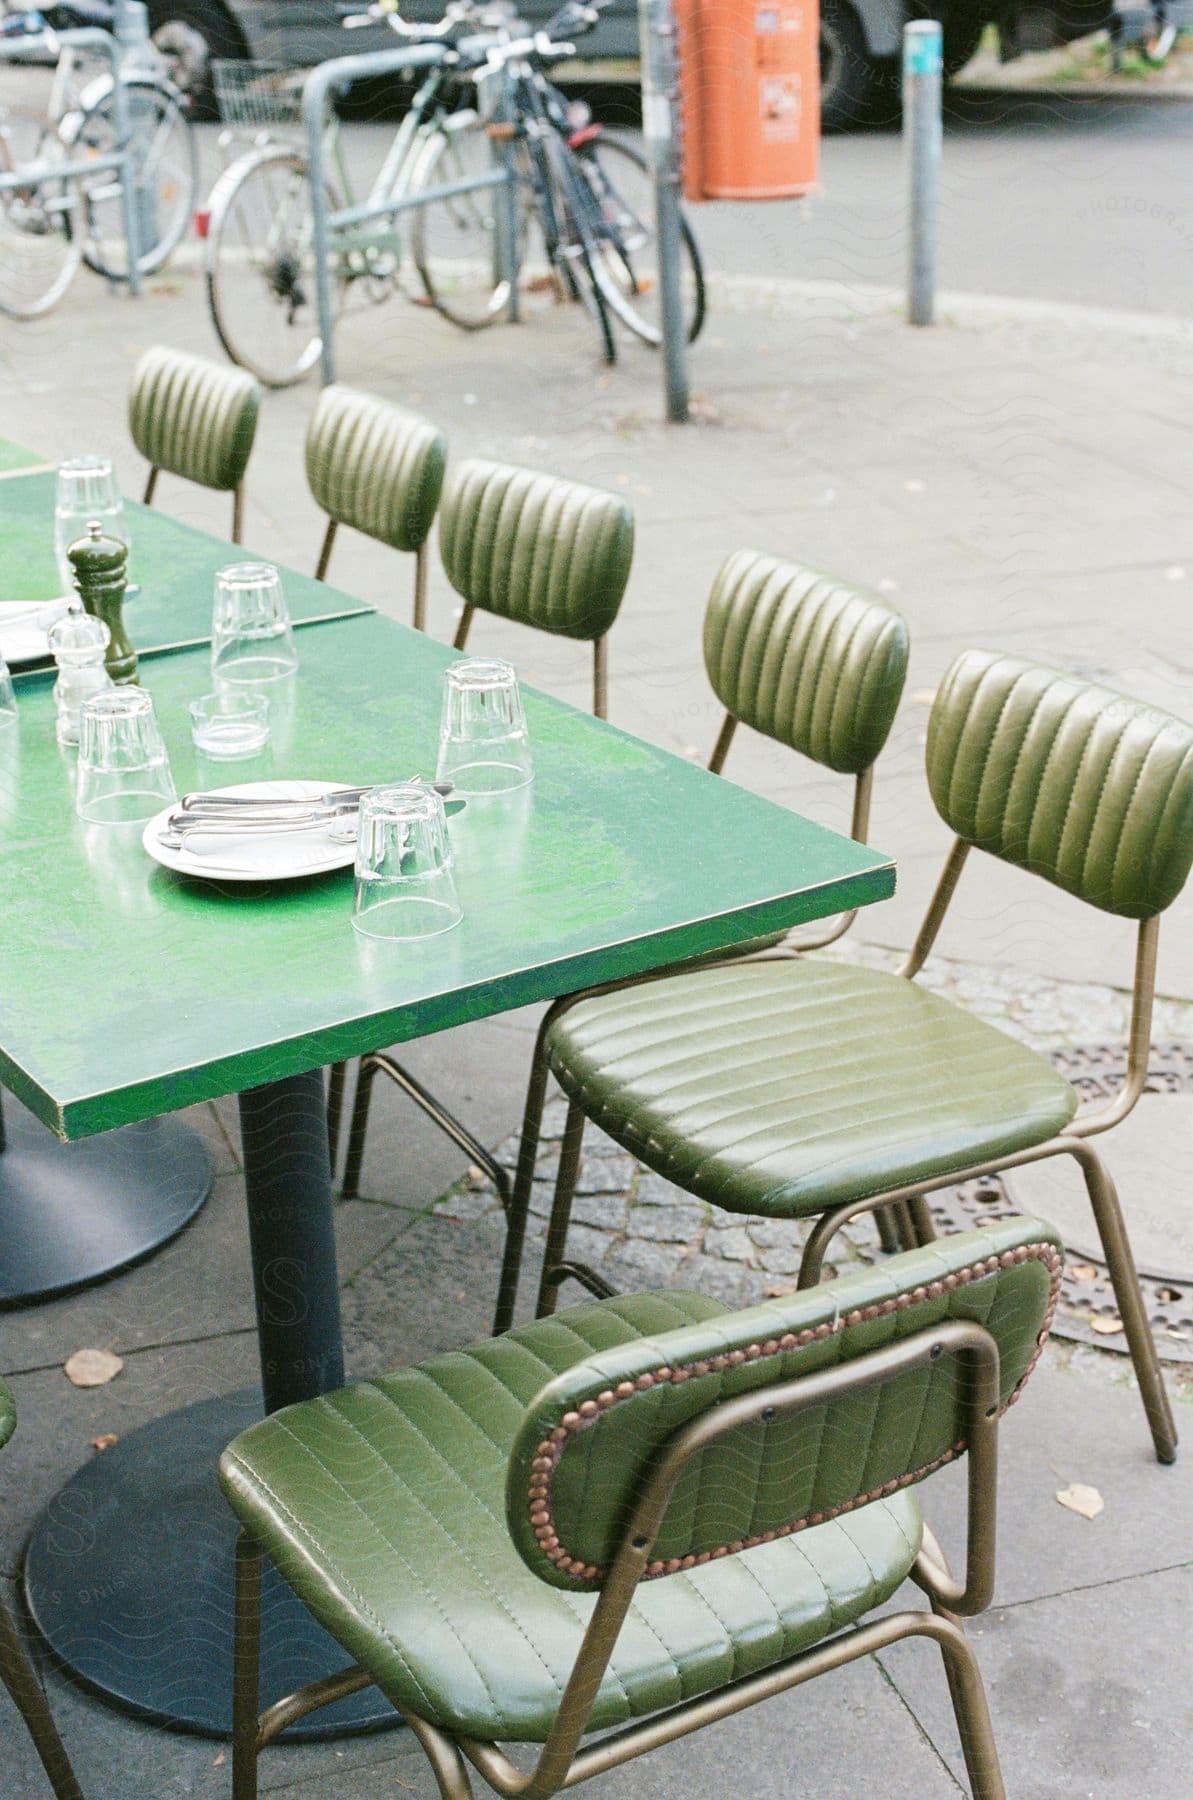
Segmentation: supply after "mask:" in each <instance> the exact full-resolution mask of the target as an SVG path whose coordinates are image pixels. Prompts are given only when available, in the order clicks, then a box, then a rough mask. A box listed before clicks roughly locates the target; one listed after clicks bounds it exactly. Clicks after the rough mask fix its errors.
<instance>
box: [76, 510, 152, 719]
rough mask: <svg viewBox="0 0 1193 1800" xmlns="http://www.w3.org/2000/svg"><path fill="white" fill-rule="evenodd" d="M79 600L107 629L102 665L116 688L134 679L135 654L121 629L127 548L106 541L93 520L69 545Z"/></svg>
mask: <svg viewBox="0 0 1193 1800" xmlns="http://www.w3.org/2000/svg"><path fill="white" fill-rule="evenodd" d="M66 554H67V556H68V557H69V559H70V564H71V567H72V568H73V570H74V578H75V587H76V588H77V589H78V593H79V599H80V600H81V601H82V602H83V605H84V607H85V608H86V610H87V611H88V612H89V613H90V614H91V615H92V616H93V618H96V619H101V620H102V621H103V623H104V624H105V625H106V626H107V628H108V648H107V650H106V651H105V652H104V664H105V667H106V668H107V671H108V674H109V675H110V676H111V677H112V680H113V681H114V682H115V683H116V685H117V686H118V687H127V686H128V685H129V684H130V683H134V682H136V679H137V653H136V651H135V650H134V649H133V647H132V644H131V643H130V641H129V636H128V633H127V631H126V630H125V629H124V590H125V588H126V587H127V586H128V546H127V545H126V544H122V543H121V542H120V539H119V538H114V537H105V536H104V533H103V527H102V526H101V525H99V524H97V523H96V522H95V520H92V522H91V524H90V525H88V527H87V536H86V537H83V538H78V539H76V541H75V542H74V543H73V544H70V545H68V547H67V551H66Z"/></svg>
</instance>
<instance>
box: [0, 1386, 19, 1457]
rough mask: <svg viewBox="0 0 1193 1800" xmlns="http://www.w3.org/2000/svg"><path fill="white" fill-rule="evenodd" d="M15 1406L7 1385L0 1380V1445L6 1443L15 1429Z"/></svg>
mask: <svg viewBox="0 0 1193 1800" xmlns="http://www.w3.org/2000/svg"><path fill="white" fill-rule="evenodd" d="M16 1424H17V1408H16V1402H15V1401H14V1399H13V1397H12V1393H11V1390H10V1389H9V1388H8V1386H7V1385H6V1384H5V1383H4V1382H3V1381H0V1447H3V1445H5V1444H7V1442H8V1440H9V1438H10V1437H11V1436H12V1434H13V1432H14V1431H15V1430H16Z"/></svg>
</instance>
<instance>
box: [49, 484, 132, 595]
mask: <svg viewBox="0 0 1193 1800" xmlns="http://www.w3.org/2000/svg"><path fill="white" fill-rule="evenodd" d="M92 520H94V521H95V522H96V523H97V524H99V525H101V526H102V527H103V532H104V536H105V537H114V538H119V539H120V542H121V543H122V544H124V545H125V546H127V545H128V543H129V535H128V525H127V523H126V522H125V517H124V501H123V500H122V499H121V498H120V489H119V488H118V487H117V485H116V476H115V473H114V471H113V468H112V464H111V462H110V461H109V460H108V458H107V457H106V456H75V457H72V458H71V460H70V461H69V462H64V463H59V465H58V485H57V491H56V493H55V496H54V555H55V557H56V558H57V560H58V574H59V576H60V577H61V580H62V592H63V593H64V594H73V593H74V570H73V569H72V568H71V566H70V559H69V558H68V557H67V554H66V552H67V550H68V549H69V547H70V546H71V544H74V543H77V542H78V540H79V538H85V537H86V536H87V527H88V525H90V524H91V522H92Z"/></svg>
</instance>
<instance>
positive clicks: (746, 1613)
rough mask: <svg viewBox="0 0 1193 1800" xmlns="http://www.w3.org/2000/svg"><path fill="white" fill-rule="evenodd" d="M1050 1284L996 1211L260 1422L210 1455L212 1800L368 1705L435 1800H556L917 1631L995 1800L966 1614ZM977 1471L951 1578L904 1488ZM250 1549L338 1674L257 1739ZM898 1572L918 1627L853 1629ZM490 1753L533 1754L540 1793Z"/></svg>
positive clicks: (988, 1546)
mask: <svg viewBox="0 0 1193 1800" xmlns="http://www.w3.org/2000/svg"><path fill="white" fill-rule="evenodd" d="M1060 1273H1061V1256H1060V1252H1059V1249H1058V1247H1057V1244H1056V1243H1055V1241H1054V1239H1053V1237H1052V1235H1051V1233H1050V1232H1049V1229H1048V1227H1046V1226H1043V1225H1040V1224H1038V1223H1037V1222H1036V1221H1033V1220H1029V1219H1021V1218H1011V1219H1006V1220H1003V1221H1001V1222H1000V1223H999V1224H997V1225H994V1226H991V1227H990V1228H989V1229H988V1230H985V1231H978V1232H970V1233H966V1234H965V1235H964V1236H955V1237H951V1238H947V1239H944V1240H942V1241H941V1242H939V1243H936V1244H932V1245H929V1246H926V1247H924V1248H917V1249H915V1250H913V1251H910V1252H908V1253H906V1254H904V1255H902V1256H900V1257H898V1258H895V1259H892V1260H890V1261H889V1262H887V1263H885V1264H884V1265H883V1266H882V1267H880V1268H873V1269H866V1270H864V1271H863V1272H861V1273H859V1274H856V1275H853V1276H851V1277H849V1278H848V1279H847V1280H843V1281H837V1282H833V1283H831V1284H828V1285H825V1286H823V1287H818V1288H816V1289H814V1290H812V1291H811V1292H804V1293H797V1294H792V1295H788V1296H787V1297H786V1298H784V1299H782V1300H772V1301H769V1302H767V1303H765V1304H763V1305H761V1306H755V1307H751V1308H750V1309H749V1310H747V1311H744V1312H729V1311H726V1309H725V1308H724V1307H723V1306H722V1305H721V1304H720V1303H719V1302H718V1301H716V1300H713V1299H710V1298H708V1297H707V1296H702V1295H698V1294H682V1293H652V1294H639V1295H634V1296H627V1297H625V1298H623V1299H620V1300H609V1301H602V1302H598V1303H596V1304H589V1305H585V1306H582V1307H576V1308H573V1309H572V1310H570V1311H568V1312H566V1313H563V1314H561V1315H559V1316H558V1317H557V1318H552V1319H542V1320H538V1321H536V1322H534V1323H532V1324H529V1325H525V1326H523V1327H521V1328H520V1329H518V1330H516V1331H513V1332H510V1333H509V1334H508V1335H507V1336H504V1337H497V1338H489V1339H486V1340H485V1341H484V1342H482V1343H479V1344H474V1345H472V1346H471V1347H470V1348H468V1349H465V1350H461V1351H456V1352H453V1353H450V1354H448V1355H446V1356H438V1357H436V1358H434V1360H433V1361H431V1362H427V1363H424V1364H422V1365H420V1366H417V1367H413V1368H406V1369H402V1370H399V1371H398V1372H397V1373H396V1374H394V1375H389V1376H387V1377H385V1378H384V1379H382V1380H378V1381H367V1382H362V1383H360V1384H358V1385H355V1386H351V1387H346V1388H341V1389H339V1390H338V1391H337V1392H335V1393H331V1394H327V1395H324V1396H323V1398H321V1399H318V1400H312V1401H307V1402H305V1403H303V1404H301V1405H297V1406H290V1407H286V1408H284V1409H283V1410H282V1411H280V1412H278V1413H275V1414H273V1415H272V1417H270V1418H267V1419H264V1420H262V1421H261V1423H259V1424H256V1425H253V1426H250V1428H249V1429H248V1430H247V1431H244V1432H242V1433H241V1435H240V1436H239V1437H238V1438H237V1439H236V1440H235V1442H234V1443H232V1444H231V1445H230V1446H229V1448H228V1449H227V1451H226V1452H225V1453H224V1456H223V1458H222V1460H221V1463H220V1479H221V1482H222V1484H223V1488H224V1492H225V1494H226V1496H227V1498H228V1500H229V1502H230V1503H231V1505H232V1507H233V1509H234V1510H235V1512H236V1514H237V1516H238V1517H239V1519H240V1521H241V1524H242V1526H243V1527H244V1531H243V1533H242V1536H241V1540H240V1544H239V1547H238V1553H237V1605H236V1675H235V1689H234V1725H233V1759H234V1771H233V1793H234V1796H235V1800H252V1797H253V1796H255V1794H256V1791H257V1785H256V1784H257V1775H256V1770H257V1758H258V1753H259V1750H260V1749H261V1747H262V1745H263V1744H265V1743H268V1742H269V1741H270V1739H271V1738H273V1737H274V1736H276V1734H277V1732H278V1731H279V1730H281V1729H282V1728H283V1726H285V1725H287V1724H289V1723H291V1722H293V1721H294V1720H295V1719H297V1718H301V1717H303V1716H304V1715H305V1714H306V1713H309V1712H310V1711H312V1710H313V1709H314V1708H315V1707H317V1706H320V1705H325V1704H327V1703H328V1702H330V1701H332V1700H334V1699H337V1698H340V1697H342V1696H343V1695H345V1694H348V1693H352V1692H354V1691H356V1690H357V1689H359V1688H362V1687H367V1686H368V1685H370V1684H371V1683H375V1684H376V1685H377V1686H378V1687H379V1688H380V1689H381V1690H382V1692H383V1693H384V1694H385V1695H386V1697H387V1698H388V1699H389V1700H390V1701H391V1702H392V1703H393V1705H394V1706H395V1707H396V1708H397V1710H398V1711H399V1712H400V1713H401V1714H402V1716H403V1718H404V1719H405V1720H406V1722H407V1723H408V1724H409V1726H410V1728H411V1729H412V1731H413V1732H414V1734H415V1736H416V1737H417V1738H418V1739H419V1741H420V1743H421V1744H422V1746H423V1748H424V1750H425V1751H426V1753H427V1756H428V1758H429V1759H430V1762H431V1766H432V1768H433V1770H434V1773H435V1778H436V1780H437V1782H438V1786H439V1791H440V1794H441V1795H442V1796H444V1800H465V1797H466V1796H468V1795H470V1794H471V1792H472V1789H471V1786H470V1781H469V1776H468V1772H467V1767H466V1764H467V1763H471V1764H473V1766H474V1767H475V1768H477V1769H478V1770H479V1771H480V1772H481V1774H482V1775H483V1776H484V1778H485V1780H486V1781H487V1782H488V1783H489V1784H490V1785H491V1786H492V1787H493V1788H494V1789H495V1790H496V1791H497V1792H498V1793H499V1794H504V1795H510V1796H513V1795H518V1796H521V1797H522V1800H547V1796H549V1795H552V1794H555V1793H557V1792H558V1791H559V1790H560V1789H561V1788H562V1787H564V1786H565V1785H567V1786H570V1785H571V1784H572V1783H573V1782H575V1781H580V1780H584V1779H585V1778H587V1777H588V1776H591V1775H596V1774H599V1773H602V1772H604V1771H606V1770H608V1769H612V1768H616V1767H617V1766H618V1765H619V1764H621V1763H623V1762H626V1761H628V1760H629V1759H630V1758H632V1757H635V1756H638V1755H640V1754H642V1753H643V1752H644V1751H647V1750H650V1749H653V1748H654V1747H656V1746H657V1745H659V1744H663V1743H667V1742H669V1741H670V1740H672V1739H673V1738H676V1737H679V1736H681V1735H683V1734H684V1733H685V1732H690V1731H692V1730H694V1729H696V1728H697V1727H698V1726H702V1725H705V1724H712V1723H713V1722H715V1721H716V1720H717V1719H720V1718H724V1717H726V1716H728V1715H729V1714H731V1713H734V1712H737V1711H739V1710H741V1709H742V1708H744V1707H746V1706H750V1705H752V1704H754V1703H755V1702H756V1701H759V1700H762V1699H766V1698H768V1697H769V1696H771V1695H773V1694H778V1693H782V1692H783V1691H784V1690H785V1689H787V1688H791V1687H795V1686H797V1685H798V1684H800V1683H801V1682H804V1681H807V1680H809V1679H811V1678H812V1677H814V1676H816V1675H820V1674H822V1673H826V1672H828V1671H830V1670H832V1669H836V1668H840V1667H842V1666H844V1665H845V1664H846V1663H850V1662H853V1661H854V1660H856V1659H857V1658H858V1657H861V1656H866V1655H868V1654H870V1653H871V1652H873V1651H876V1650H883V1649H885V1648H886V1647H887V1646H888V1645H890V1644H893V1643H896V1642H898V1641H899V1640H900V1639H902V1638H907V1637H915V1636H920V1637H927V1638H930V1639H932V1640H934V1641H935V1642H936V1643H937V1644H938V1645H939V1647H940V1649H941V1651H942V1653H943V1657H944V1661H945V1667H946V1670H947V1673H948V1682H949V1691H950V1694H951V1697H952V1701H953V1705H954V1708H955V1711H956V1715H957V1724H958V1729H959V1733H960V1738H961V1746H962V1750H963V1752H964V1755H965V1761H966V1767H967V1769H968V1772H969V1778H970V1783H971V1786H972V1789H973V1793H974V1794H975V1795H976V1796H979V1800H1001V1797H1002V1796H1003V1794H1004V1788H1003V1784H1002V1779H1001V1776H1000V1773H999V1766H998V1755H997V1751H996V1748H995V1744H994V1738H993V1734H992V1731H991V1727H990V1719H989V1714H988V1712H987V1709H986V1701H985V1696H984V1693H983V1689H982V1680H981V1675H980V1672H979V1669H978V1665H977V1662H976V1660H975V1658H974V1654H973V1651H972V1649H971V1648H970V1645H969V1643H968V1640H967V1639H966V1637H965V1636H964V1634H963V1631H962V1627H961V1619H962V1617H963V1616H966V1615H969V1614H973V1613H978V1612H981V1611H982V1610H983V1609H984V1608H985V1607H986V1606H987V1605H988V1604H989V1602H990V1598H991V1591H992V1587H993V1578H994V1530H995V1509H996V1461H995V1459H996V1443H997V1433H998V1422H999V1417H1000V1415H1001V1413H1002V1412H1003V1411H1004V1410H1005V1408H1006V1407H1007V1406H1009V1405H1010V1404H1011V1403H1012V1402H1013V1401H1014V1400H1015V1399H1016V1398H1017V1396H1018V1394H1019V1393H1020V1391H1021V1389H1022V1387H1023V1384H1024V1382H1025V1381H1026V1379H1027V1376H1028V1374H1029V1373H1030V1371H1031V1368H1032V1366H1033V1365H1034V1363H1035V1361H1036V1359H1037V1357H1038V1356H1039V1354H1040V1348H1041V1346H1042V1344H1043V1343H1044V1340H1045V1338H1046V1336H1047V1332H1048V1326H1049V1321H1050V1318H1051V1314H1052V1309H1053V1307H1054V1306H1055V1303H1056V1295H1057V1290H1058V1287H1059V1282H1060ZM966 1452H968V1453H969V1458H970V1461H969V1469H968V1474H969V1531H968V1546H967V1557H966V1570H965V1579H964V1581H958V1580H956V1579H954V1578H953V1576H951V1575H950V1574H949V1572H948V1568H947V1565H946V1563H945V1561H944V1558H943V1556H942V1554H941V1551H940V1548H939V1546H938V1544H937V1542H936V1540H935V1538H934V1537H933V1536H932V1534H931V1532H930V1531H929V1530H928V1528H927V1527H926V1526H925V1525H924V1523H923V1521H922V1519H921V1516H920V1510H919V1505H918V1502H917V1496H916V1494H915V1493H914V1492H913V1489H914V1487H915V1485H916V1483H918V1482H919V1481H921V1480H922V1479H924V1477H926V1476H928V1475H931V1474H932V1473H933V1472H934V1471H935V1470H937V1469H939V1468H940V1466H941V1465H942V1464H944V1463H947V1462H950V1461H952V1460H954V1459H955V1458H957V1457H959V1456H961V1455H963V1454H965V1453H966ZM263 1554H264V1555H265V1556H268V1557H269V1559H270V1561H271V1562H272V1563H273V1564H274V1565H275V1566H276V1568H277V1569H278V1570H279V1572H280V1573H281V1575H282V1576H283V1578H284V1579H285V1580H286V1581H287V1582H288V1583H289V1584H290V1586H291V1587H292V1588H293V1590H294V1592H295V1593H296V1594H297V1595H298V1596H299V1597H300V1599H302V1600H303V1601H304V1602H305V1604H306V1605H307V1607H308V1608H309V1609H310V1611H311V1612H312V1614H313V1615H314V1617H315V1618H316V1619H317V1620H318V1621H319V1623H320V1624H321V1625H323V1626H324V1627H325V1629H326V1630H327V1631H329V1632H330V1633H331V1635H332V1636H333V1637H334V1638H336V1639H337V1640H338V1642H339V1643H340V1644H342V1645H343V1647H344V1650H345V1652H346V1653H347V1656H348V1657H349V1658H350V1659H351V1665H350V1666H349V1667H348V1668H346V1669H345V1670H344V1671H343V1672H342V1674H341V1675H339V1676H332V1677H330V1678H328V1679H326V1680H325V1681H323V1682H321V1683H317V1684H314V1685H313V1686H311V1687H309V1688H306V1689H304V1690H302V1691H301V1692H300V1693H298V1694H297V1695H293V1696H291V1697H289V1698H288V1699H285V1700H283V1701H281V1702H280V1703H278V1704H275V1705H273V1706H272V1707H270V1708H269V1709H268V1710H267V1711H265V1712H264V1713H262V1714H261V1715H260V1716H258V1709H259V1706H260V1696H259V1691H258V1688H259V1679H258V1676H259V1668H258V1636H259V1602H260V1581H261V1562H262V1555H263ZM908 1576H910V1577H911V1579H912V1580H913V1581H914V1582H916V1583H917V1584H918V1585H919V1587H921V1588H922V1589H923V1590H924V1591H925V1592H926V1593H927V1595H928V1598H929V1601H930V1603H931V1610H930V1611H926V1610H922V1609H911V1608H908V1609H906V1610H900V1611H898V1612H894V1613H890V1612H888V1613H886V1614H884V1615H883V1616H881V1617H879V1618H875V1619H869V1620H867V1615H868V1614H870V1613H873V1612H874V1611H875V1610H876V1609H878V1608H881V1607H884V1606H885V1605H886V1603H887V1601H888V1600H889V1599H890V1598H891V1597H892V1596H893V1595H894V1594H895V1593H896V1592H897V1591H898V1590H899V1589H900V1588H901V1587H902V1585H903V1583H904V1581H905V1579H906V1578H907V1577H908ZM825 1729H826V1730H831V1729H832V1725H831V1718H830V1719H826V1721H825ZM597 1731H602V1732H606V1733H609V1734H610V1735H606V1736H604V1737H601V1738H600V1739H598V1740H597V1741H595V1742H593V1743H591V1744H589V1745H587V1746H584V1747H581V1746H582V1739H583V1738H584V1737H585V1736H586V1735H587V1734H589V1733H592V1732H597ZM509 1743H514V1744H523V1745H534V1746H537V1747H539V1757H538V1762H537V1764H536V1766H535V1769H534V1772H533V1773H532V1774H531V1775H530V1776H526V1775H524V1774H522V1773H520V1772H519V1770H518V1769H516V1768H515V1767H514V1765H513V1764H512V1762H511V1761H510V1760H509V1758H508V1757H507V1755H506V1754H505V1752H504V1751H503V1750H502V1749H501V1748H500V1745H502V1744H509ZM875 1753H876V1755H877V1754H879V1753H880V1746H879V1745H877V1744H876V1745H875ZM642 1791H643V1792H649V1787H648V1786H647V1787H645V1788H643V1790H642Z"/></svg>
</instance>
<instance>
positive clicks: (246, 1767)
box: [232, 1531, 262, 1800]
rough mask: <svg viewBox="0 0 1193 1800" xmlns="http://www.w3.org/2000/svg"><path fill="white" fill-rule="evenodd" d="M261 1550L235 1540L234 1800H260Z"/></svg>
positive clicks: (243, 1535) (244, 1535)
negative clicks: (258, 1762)
mask: <svg viewBox="0 0 1193 1800" xmlns="http://www.w3.org/2000/svg"><path fill="white" fill-rule="evenodd" d="M261 1562H262V1556H261V1552H260V1550H259V1549H258V1548H257V1546H256V1544H255V1543H254V1542H253V1540H252V1538H250V1537H249V1535H248V1533H247V1532H244V1531H242V1532H241V1534H240V1536H239V1537H238V1538H237V1540H236V1641H235V1647H234V1652H233V1658H234V1660H233V1672H232V1800H257V1752H258V1749H259V1747H260V1746H259V1738H258V1726H257V1708H258V1706H259V1704H260V1679H261Z"/></svg>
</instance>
